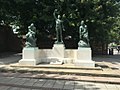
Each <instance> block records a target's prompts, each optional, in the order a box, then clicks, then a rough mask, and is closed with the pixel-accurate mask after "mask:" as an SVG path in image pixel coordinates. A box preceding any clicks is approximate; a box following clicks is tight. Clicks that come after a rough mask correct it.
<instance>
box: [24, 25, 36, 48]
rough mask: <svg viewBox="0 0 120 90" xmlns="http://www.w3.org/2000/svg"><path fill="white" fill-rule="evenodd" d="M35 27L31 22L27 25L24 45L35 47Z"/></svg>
mask: <svg viewBox="0 0 120 90" xmlns="http://www.w3.org/2000/svg"><path fill="white" fill-rule="evenodd" d="M35 31H36V27H35V26H34V24H33V23H31V25H30V26H28V33H27V34H26V47H36V38H35V34H36V33H35Z"/></svg>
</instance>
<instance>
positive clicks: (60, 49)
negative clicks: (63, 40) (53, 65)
mask: <svg viewBox="0 0 120 90" xmlns="http://www.w3.org/2000/svg"><path fill="white" fill-rule="evenodd" d="M52 53H53V57H57V58H64V55H65V47H64V44H54V46H53V50H52Z"/></svg>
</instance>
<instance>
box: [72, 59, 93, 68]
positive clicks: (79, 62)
mask: <svg viewBox="0 0 120 90" xmlns="http://www.w3.org/2000/svg"><path fill="white" fill-rule="evenodd" d="M74 64H75V65H76V66H81V67H95V62H94V61H82V60H75V62H74Z"/></svg>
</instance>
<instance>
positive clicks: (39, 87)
mask: <svg viewBox="0 0 120 90" xmlns="http://www.w3.org/2000/svg"><path fill="white" fill-rule="evenodd" d="M20 59H21V53H17V54H16V53H2V54H0V66H1V65H9V64H14V63H17V62H18V61H19V60H20ZM93 60H94V61H96V65H98V66H100V67H101V68H102V71H104V74H106V73H109V74H111V73H113V74H114V75H120V54H118V53H115V55H107V56H105V55H103V56H94V57H93ZM52 71H53V69H52ZM59 71H60V70H59ZM69 71H70V70H69ZM76 71H77V70H76ZM99 71H100V70H97V71H94V70H89V72H93V73H96V72H97V73H98V72H99ZM77 72H78V71H77ZM79 72H80V71H79ZM82 72H83V73H87V72H88V71H85V70H81V73H82ZM100 73H102V72H101V71H100ZM98 74H99V73H98ZM100 82H101V83H100ZM109 83H112V84H109ZM0 90H120V77H119V76H118V77H114V76H113V77H103V76H102V77H99V76H90V75H86V76H84V75H83V76H82V75H69V74H68V75H59V74H44V73H43V74H40V73H17V72H15V73H12V72H6V73H3V72H1V73H0Z"/></svg>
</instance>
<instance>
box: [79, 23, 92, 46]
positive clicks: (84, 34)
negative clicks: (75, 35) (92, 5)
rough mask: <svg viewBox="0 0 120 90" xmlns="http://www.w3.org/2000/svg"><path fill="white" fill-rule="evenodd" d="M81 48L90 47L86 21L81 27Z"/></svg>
mask: <svg viewBox="0 0 120 90" xmlns="http://www.w3.org/2000/svg"><path fill="white" fill-rule="evenodd" d="M79 39H80V41H79V43H78V46H79V47H89V46H90V45H89V38H88V30H87V25H85V24H84V21H81V25H80V27H79Z"/></svg>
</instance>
